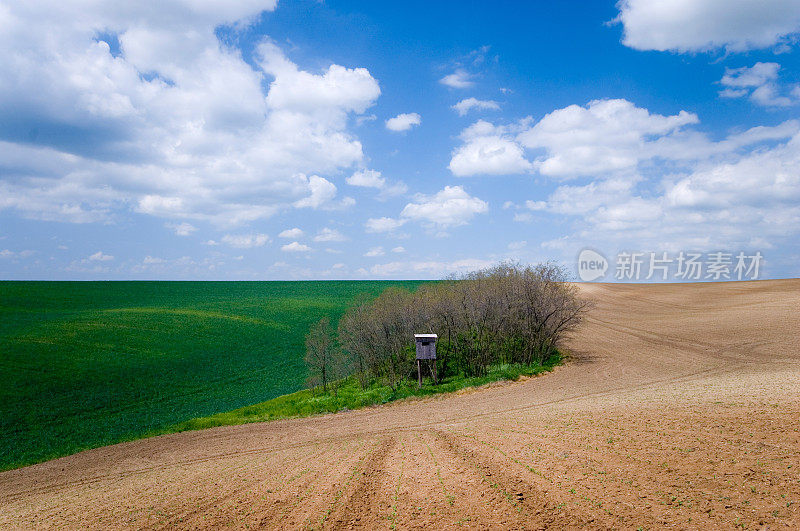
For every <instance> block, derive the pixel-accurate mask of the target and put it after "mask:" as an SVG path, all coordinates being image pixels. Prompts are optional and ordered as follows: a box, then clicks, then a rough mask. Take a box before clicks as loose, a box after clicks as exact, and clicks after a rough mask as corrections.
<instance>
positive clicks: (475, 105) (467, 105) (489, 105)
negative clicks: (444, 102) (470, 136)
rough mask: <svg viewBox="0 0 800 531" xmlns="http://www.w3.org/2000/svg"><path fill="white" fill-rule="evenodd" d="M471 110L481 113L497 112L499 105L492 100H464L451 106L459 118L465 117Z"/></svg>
mask: <svg viewBox="0 0 800 531" xmlns="http://www.w3.org/2000/svg"><path fill="white" fill-rule="evenodd" d="M472 109H478V110H482V111H499V110H500V104H499V103H497V102H496V101H494V100H479V99H477V98H465V99H463V100H461V101H459V102H458V103H456V104H455V105H453V110H454V111H456V112H457V113H458V115H459V116H465V115H466V114H467V113H468V112H469V111H470V110H472Z"/></svg>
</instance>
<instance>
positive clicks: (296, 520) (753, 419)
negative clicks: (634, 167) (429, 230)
mask: <svg viewBox="0 0 800 531" xmlns="http://www.w3.org/2000/svg"><path fill="white" fill-rule="evenodd" d="M582 289H583V291H584V292H585V293H586V294H587V295H588V296H591V297H592V298H594V299H595V300H596V301H597V305H596V307H595V309H594V310H592V312H591V314H590V317H589V319H588V322H587V324H586V325H585V326H584V327H582V329H581V331H580V333H579V334H577V335H576V336H575V337H572V338H571V339H570V341H569V348H570V350H571V352H572V355H571V359H570V360H569V361H568V363H567V364H566V365H565V366H563V367H559V368H557V369H556V371H555V372H553V373H551V374H547V375H544V376H541V377H538V378H533V379H530V380H527V381H523V382H514V383H506V384H502V385H494V386H490V387H487V388H483V389H480V390H474V391H468V392H463V393H458V394H455V395H452V396H447V397H443V398H435V399H425V400H417V401H407V402H403V403H395V404H392V405H388V406H383V407H377V408H370V409H365V410H359V411H351V412H346V413H340V414H336V415H328V416H323V417H316V418H307V419H296V420H289V421H279V422H272V423H265V424H250V425H245V426H236V427H225V428H216V429H211V430H205V431H200V432H189V433H181V434H175V435H168V436H163V437H157V438H153V439H147V440H141V441H136V442H132V443H125V444H119V445H115V446H110V447H105V448H99V449H96V450H91V451H86V452H83V453H80V454H77V455H73V456H70V457H65V458H62V459H57V460H54V461H49V462H47V463H42V464H39V465H35V466H31V467H27V468H23V469H19V470H13V471H9V472H4V473H2V474H0V526H3V527H18V528H31V527H69V528H77V527H91V528H123V527H124V528H131V527H132V528H176V527H177V528H197V527H222V526H231V527H237V528H239V527H259V526H263V527H269V528H281V529H282V528H301V527H302V528H305V527H310V528H350V527H365V528H370V529H384V528H392V527H394V528H401V529H403V528H431V527H435V528H460V527H466V528H526V529H527V528H534V529H535V528H542V527H548V526H549V527H554V528H563V527H577V526H586V527H589V528H609V527H617V528H637V527H640V526H641V527H643V528H656V527H662V526H674V527H679V528H698V529H704V528H734V527H736V526H742V527H745V528H762V527H768V528H781V529H783V528H789V529H798V528H800V431H799V430H800V280H777V281H759V282H742V283H715V284H694V285H680V284H672V285H600V284H595V285H586V286H583V287H582Z"/></svg>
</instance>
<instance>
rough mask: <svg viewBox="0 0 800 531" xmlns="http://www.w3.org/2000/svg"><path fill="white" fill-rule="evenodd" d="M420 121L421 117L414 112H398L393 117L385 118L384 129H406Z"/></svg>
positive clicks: (400, 130) (397, 130) (398, 130)
mask: <svg viewBox="0 0 800 531" xmlns="http://www.w3.org/2000/svg"><path fill="white" fill-rule="evenodd" d="M421 123H422V117H421V116H420V115H419V114H418V113H415V112H410V113H403V114H398V115H397V116H395V117H394V118H389V119H388V120H386V129H388V130H389V131H396V132H402V131H408V130H409V129H411V128H412V127H414V126H415V125H419V124H421Z"/></svg>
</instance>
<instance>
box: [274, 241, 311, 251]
mask: <svg viewBox="0 0 800 531" xmlns="http://www.w3.org/2000/svg"><path fill="white" fill-rule="evenodd" d="M310 250H311V247H309V246H308V245H306V244H304V243H300V242H292V243H287V244H286V245H284V246H282V247H281V251H284V252H287V253H305V252H308V251H310Z"/></svg>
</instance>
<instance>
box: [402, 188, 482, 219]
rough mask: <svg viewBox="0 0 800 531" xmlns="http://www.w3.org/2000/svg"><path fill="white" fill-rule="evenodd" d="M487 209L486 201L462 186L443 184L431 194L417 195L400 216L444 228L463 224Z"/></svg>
mask: <svg viewBox="0 0 800 531" xmlns="http://www.w3.org/2000/svg"><path fill="white" fill-rule="evenodd" d="M488 211H489V205H488V203H486V201H483V200H482V199H478V198H477V197H473V196H471V195H469V194H468V193H467V192H466V191H465V190H464V188H463V187H461V186H445V187H444V189H443V190H441V191H439V192H437V193H435V194H433V195H430V196H425V195H420V196H418V197H417V199H416V201H414V202H413V203H409V204H407V205H406V206H405V207H404V208H403V211H402V212H401V213H400V217H401V218H405V219H409V220H415V221H421V222H423V223H428V224H432V225H434V226H436V227H442V228H446V227H456V226H459V225H465V224H467V223H468V222H469V221H470V220H471V219H472V218H473V217H474V216H475V215H476V214H483V213H485V212H488Z"/></svg>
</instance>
